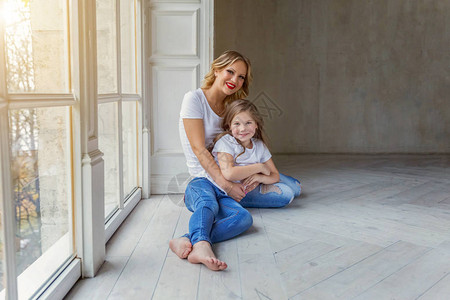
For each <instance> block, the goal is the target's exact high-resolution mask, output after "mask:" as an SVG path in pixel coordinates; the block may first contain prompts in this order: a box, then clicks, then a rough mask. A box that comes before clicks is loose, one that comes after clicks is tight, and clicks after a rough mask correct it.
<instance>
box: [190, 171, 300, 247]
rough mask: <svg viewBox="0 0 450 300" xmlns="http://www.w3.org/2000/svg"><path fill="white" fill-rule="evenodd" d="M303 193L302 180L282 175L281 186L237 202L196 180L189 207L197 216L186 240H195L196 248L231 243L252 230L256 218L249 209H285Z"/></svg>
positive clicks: (257, 191)
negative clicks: (205, 242) (198, 243)
mask: <svg viewBox="0 0 450 300" xmlns="http://www.w3.org/2000/svg"><path fill="white" fill-rule="evenodd" d="M300 192H301V185H300V182H299V181H298V180H296V179H294V178H292V177H290V176H286V175H283V174H280V182H278V183H275V184H273V185H263V184H260V185H259V186H258V187H256V188H255V189H254V190H253V191H251V192H250V193H248V194H247V195H246V196H245V197H244V198H243V199H242V200H241V202H237V201H235V200H234V199H233V198H231V197H230V196H228V195H226V194H225V193H224V192H223V191H221V190H220V189H219V188H217V187H216V186H215V185H214V184H212V183H211V182H210V181H209V180H208V179H206V178H203V177H197V178H194V179H193V180H192V181H191V182H189V184H188V186H187V188H186V192H185V204H186V207H187V208H188V209H189V210H190V211H191V212H193V214H192V216H191V218H190V220H189V234H186V235H184V236H185V237H187V238H189V239H190V240H191V243H192V245H194V244H195V243H197V242H200V241H207V242H209V243H211V244H212V243H218V242H221V241H225V240H228V239H231V238H232V237H235V236H237V235H239V234H241V233H243V232H244V231H246V230H247V229H249V228H250V226H252V223H253V219H252V216H251V215H250V213H249V212H248V211H247V210H246V209H245V207H252V208H276V207H284V206H286V205H288V204H289V203H291V202H292V200H293V199H294V198H295V197H297V196H299V195H300Z"/></svg>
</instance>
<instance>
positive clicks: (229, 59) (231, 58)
mask: <svg viewBox="0 0 450 300" xmlns="http://www.w3.org/2000/svg"><path fill="white" fill-rule="evenodd" d="M238 60H240V61H243V62H244V63H245V64H246V65H247V74H246V76H245V79H244V84H243V85H242V87H241V88H240V89H239V91H237V92H235V93H234V94H232V95H230V96H227V97H226V98H225V100H224V104H225V107H226V106H228V104H230V102H232V101H233V100H236V99H244V98H246V97H247V96H248V94H249V86H250V83H251V82H252V80H253V75H252V66H251V64H250V60H249V59H248V58H247V57H245V56H244V55H242V54H240V53H239V52H237V51H233V50H228V51H225V52H224V53H222V54H221V55H220V56H219V57H218V58H216V59H215V60H214V61H213V62H212V63H211V69H210V70H209V72H208V74H206V75H205V79H204V80H203V84H202V89H209V88H210V87H211V86H212V85H213V84H214V81H215V80H216V76H215V74H214V72H215V71H222V70H223V69H225V68H226V67H228V66H229V65H231V64H233V63H235V62H236V61H238Z"/></svg>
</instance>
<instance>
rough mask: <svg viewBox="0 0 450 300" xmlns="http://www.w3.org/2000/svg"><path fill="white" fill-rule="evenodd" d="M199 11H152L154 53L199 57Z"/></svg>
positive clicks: (157, 54)
mask: <svg viewBox="0 0 450 300" xmlns="http://www.w3.org/2000/svg"><path fill="white" fill-rule="evenodd" d="M198 16H199V13H198V10H193V11H153V12H152V25H153V26H152V44H153V45H152V55H156V56H175V55H176V56H195V57H198V56H199V53H198V48H199V47H198V36H199V32H198V31H199V18H198Z"/></svg>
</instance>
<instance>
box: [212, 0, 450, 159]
mask: <svg viewBox="0 0 450 300" xmlns="http://www.w3.org/2000/svg"><path fill="white" fill-rule="evenodd" d="M214 42H215V55H216V56H217V55H219V54H220V53H221V52H223V51H224V50H226V49H235V50H238V51H240V52H242V53H244V54H245V55H247V56H248V57H249V58H250V59H251V61H252V64H253V68H254V76H255V77H254V78H255V80H254V84H253V85H252V87H251V94H250V96H249V97H248V99H250V100H255V101H256V103H257V105H258V106H259V107H260V110H261V111H262V112H263V113H265V114H266V118H265V119H266V123H267V125H266V130H267V133H268V135H269V137H270V140H271V149H272V152H274V153H307V152H313V153H328V152H329V153H435V152H436V153H437V152H438V153H450V1H449V0H429V1H419V0H377V1H361V0H334V1H325V0H303V1H296V0H280V1H269V0H245V1H242V0H227V1H223V0H216V1H215V41H214Z"/></svg>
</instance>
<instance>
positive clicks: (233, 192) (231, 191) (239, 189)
mask: <svg viewBox="0 0 450 300" xmlns="http://www.w3.org/2000/svg"><path fill="white" fill-rule="evenodd" d="M226 192H227V194H228V196H230V197H231V198H233V199H234V200H236V201H237V202H240V201H241V200H242V198H244V197H245V188H244V186H243V185H242V184H240V183H234V182H233V183H231V188H230V187H228V189H227V190H226Z"/></svg>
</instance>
